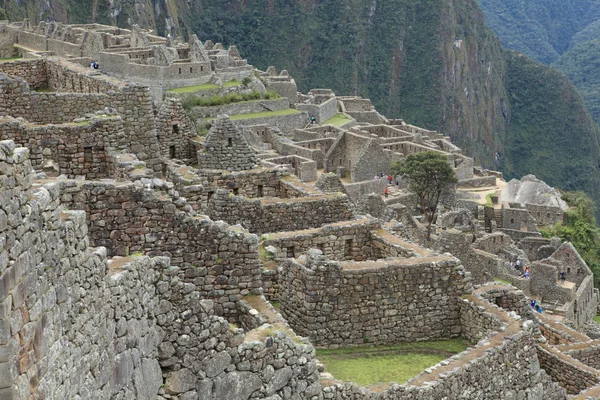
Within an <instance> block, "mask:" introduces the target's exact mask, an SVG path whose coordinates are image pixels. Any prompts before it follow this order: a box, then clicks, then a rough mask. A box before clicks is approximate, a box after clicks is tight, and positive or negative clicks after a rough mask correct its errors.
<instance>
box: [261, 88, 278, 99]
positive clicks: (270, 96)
mask: <svg viewBox="0 0 600 400" xmlns="http://www.w3.org/2000/svg"><path fill="white" fill-rule="evenodd" d="M263 97H264V98H265V99H267V100H275V99H278V98H280V97H281V96H280V95H279V93H277V92H274V91H272V90H269V91H267V93H265V94H264V95H263Z"/></svg>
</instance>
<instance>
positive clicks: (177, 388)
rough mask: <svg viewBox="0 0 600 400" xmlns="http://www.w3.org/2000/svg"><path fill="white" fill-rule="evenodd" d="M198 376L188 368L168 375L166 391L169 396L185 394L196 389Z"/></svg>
mask: <svg viewBox="0 0 600 400" xmlns="http://www.w3.org/2000/svg"><path fill="white" fill-rule="evenodd" d="M196 380H197V378H196V375H194V373H193V372H192V371H190V370H189V369H187V368H182V369H180V370H179V371H172V372H169V373H168V374H167V379H166V381H165V391H166V392H167V393H169V394H179V393H185V392H187V391H189V390H192V389H195V388H196Z"/></svg>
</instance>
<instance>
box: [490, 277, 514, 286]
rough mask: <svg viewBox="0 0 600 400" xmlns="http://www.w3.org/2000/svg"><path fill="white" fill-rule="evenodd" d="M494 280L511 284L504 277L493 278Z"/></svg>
mask: <svg viewBox="0 0 600 400" xmlns="http://www.w3.org/2000/svg"><path fill="white" fill-rule="evenodd" d="M494 281H496V282H500V283H504V284H505V285H512V283H510V282H509V281H507V280H506V279H501V278H494Z"/></svg>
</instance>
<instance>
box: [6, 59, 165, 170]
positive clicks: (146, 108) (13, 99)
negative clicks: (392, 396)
mask: <svg viewBox="0 0 600 400" xmlns="http://www.w3.org/2000/svg"><path fill="white" fill-rule="evenodd" d="M57 68H58V67H57ZM58 70H59V71H61V69H60V68H59V69H58ZM99 85H100V84H99ZM113 89H114V87H113ZM105 108H114V109H116V110H118V112H119V115H120V116H121V118H122V119H123V127H124V130H125V135H126V136H125V137H126V139H127V140H128V143H129V151H130V152H132V153H134V154H135V155H136V156H137V157H138V158H139V159H140V160H142V161H145V162H146V163H147V165H148V167H149V168H150V169H153V170H154V171H155V172H159V171H160V168H161V167H160V160H159V158H158V154H159V153H158V151H159V147H158V141H157V138H156V129H155V127H154V113H153V105H152V98H151V96H150V94H149V92H148V88H146V87H141V86H135V85H130V86H124V87H121V88H119V90H118V91H114V90H111V91H109V92H107V93H95V92H92V91H88V92H86V91H85V90H84V92H83V93H38V92H35V91H31V90H30V89H29V86H28V85H27V83H25V81H23V80H21V79H19V78H14V79H13V78H9V77H8V76H6V75H0V115H8V116H12V117H15V118H19V117H21V118H24V119H25V120H27V121H28V122H31V123H36V124H52V123H54V124H61V123H70V122H73V120H75V119H77V118H81V117H84V116H85V115H86V114H93V113H95V112H96V111H98V110H104V109H105Z"/></svg>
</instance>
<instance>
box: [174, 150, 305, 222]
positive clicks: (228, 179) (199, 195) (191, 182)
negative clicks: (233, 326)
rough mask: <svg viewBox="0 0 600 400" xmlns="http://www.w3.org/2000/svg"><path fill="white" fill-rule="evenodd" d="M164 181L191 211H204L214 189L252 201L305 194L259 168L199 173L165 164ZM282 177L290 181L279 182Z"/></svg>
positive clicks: (274, 171) (277, 174)
mask: <svg viewBox="0 0 600 400" xmlns="http://www.w3.org/2000/svg"><path fill="white" fill-rule="evenodd" d="M166 178H167V180H168V181H169V182H173V183H174V185H175V189H177V190H178V191H179V193H181V194H182V195H183V196H184V197H185V199H186V201H187V203H188V204H189V205H190V206H192V208H193V209H194V210H197V211H206V210H207V209H208V201H209V199H210V198H211V197H212V196H213V195H214V194H215V192H216V191H217V189H227V190H230V191H231V192H232V193H233V192H237V193H238V194H239V195H241V196H244V197H247V198H251V199H255V198H261V197H278V198H284V199H285V198H295V197H301V196H305V195H306V194H307V193H306V191H304V190H302V189H301V188H299V187H296V186H295V183H298V184H301V182H297V180H296V179H295V178H293V177H291V176H289V175H288V174H287V172H284V171H281V170H279V169H276V168H261V169H254V170H248V171H237V172H231V171H219V170H198V169H195V168H192V167H189V166H183V165H180V164H175V163H172V162H167V168H166ZM283 178H285V179H286V180H289V182H285V181H283V180H282V179H283Z"/></svg>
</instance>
